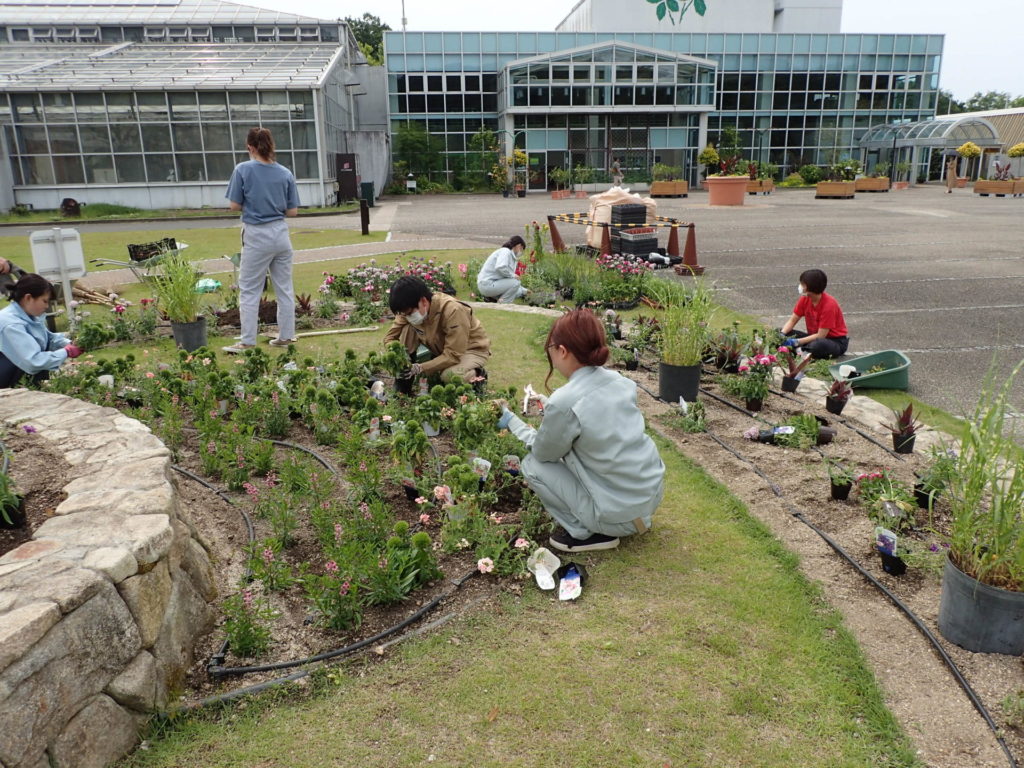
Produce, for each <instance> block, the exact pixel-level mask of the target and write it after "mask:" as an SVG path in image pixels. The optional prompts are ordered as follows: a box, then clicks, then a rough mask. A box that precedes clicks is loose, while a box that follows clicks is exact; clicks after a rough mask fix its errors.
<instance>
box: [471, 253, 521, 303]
mask: <svg viewBox="0 0 1024 768" xmlns="http://www.w3.org/2000/svg"><path fill="white" fill-rule="evenodd" d="M518 263H519V257H518V256H516V254H515V252H514V251H513V250H512V249H511V248H499V249H498V250H496V251H495V252H494V253H492V254H491V255H490V256H488V257H487V261H485V262H484V265H483V266H482V267H481V268H480V274H478V275H477V276H476V289H477V290H478V291H480V293H481V295H483V296H486V297H487V298H489V299H497V300H498V301H499V302H500V303H502V304H508V303H510V302H513V301H515V300H516V299H518V298H519V297H520V296H524V295H525V294H526V289H525V288H523V284H522V283H520V282H519V278H517V277H516V265H517V264H518Z"/></svg>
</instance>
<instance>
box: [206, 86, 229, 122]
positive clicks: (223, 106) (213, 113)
mask: <svg viewBox="0 0 1024 768" xmlns="http://www.w3.org/2000/svg"><path fill="white" fill-rule="evenodd" d="M199 119H200V120H202V121H203V122H204V123H205V122H206V121H207V120H227V119H228V98H227V94H225V93H207V92H206V91H202V92H200V94H199Z"/></svg>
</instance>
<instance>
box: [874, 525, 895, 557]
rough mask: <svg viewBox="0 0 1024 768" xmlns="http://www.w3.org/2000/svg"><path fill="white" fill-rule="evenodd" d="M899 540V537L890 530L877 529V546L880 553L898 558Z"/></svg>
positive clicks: (879, 527) (880, 527)
mask: <svg viewBox="0 0 1024 768" xmlns="http://www.w3.org/2000/svg"><path fill="white" fill-rule="evenodd" d="M898 540H899V536H897V535H896V534H895V533H893V532H892V531H890V530H889V529H888V528H883V527H882V526H878V527H877V528H875V546H876V547H877V548H878V551H879V552H884V553H885V554H887V555H892V556H893V557H896V542H897V541H898Z"/></svg>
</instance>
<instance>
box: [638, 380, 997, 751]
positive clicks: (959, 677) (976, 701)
mask: <svg viewBox="0 0 1024 768" xmlns="http://www.w3.org/2000/svg"><path fill="white" fill-rule="evenodd" d="M637 386H638V387H640V389H642V390H643V391H644V392H646V393H647V394H648V395H650V396H651V397H653V398H654V399H655V400H658V401H660V402H663V403H664V402H666V401H665V400H662V399H661V398H660V397H657V396H656V395H654V393H652V392H651V391H650V390H649V389H647V388H646V387H644V386H643V385H642V384H637ZM700 391H701V392H702V393H704V394H706V395H709V396H710V397H712V398H713V399H715V400H718V401H720V402H722V403H724V404H725V405H728V406H730V407H732V408H735V409H736V410H738V411H740V412H741V413H746V414H749V415H751V416H753V415H754V414H751V413H749V412H748V411H747V410H746V409H744V408H740V407H739V406H737V405H734V404H733V403H730V402H728V401H726V400H723V399H722V398H720V397H718V396H717V395H714V394H712V393H711V392H707V391H706V390H703V389H702V390H700ZM668 404H669V405H671V403H668ZM754 418H758V417H756V416H754ZM844 423H845V420H844ZM851 429H854V430H855V431H856V432H858V433H859V434H861V435H862V436H863V437H866V438H867V439H868V440H870V441H871V442H875V441H874V440H871V438H870V437H869V436H867V435H864V434H863V433H862V432H861V431H860V430H859V429H856V428H855V427H851ZM705 434H706V435H707V436H708V437H710V438H711V439H712V440H714V441H715V442H716V443H718V445H720V446H721V447H722V448H724V449H725V450H726V451H728V452H729V453H731V454H732V455H733V456H735V457H736V458H737V459H738V460H739V461H742V462H743V463H745V464H747V465H749V466H750V468H751V470H752V471H753V472H754V473H755V474H756V475H757V476H758V477H760V478H761V479H762V480H764V481H765V482H766V483H767V484H768V487H769V488H771V490H772V493H774V494H775V496H776V497H778V498H779V499H780V500H782V502H783V504H785V506H786V509H787V511H788V512H789V513H790V515H792V516H793V517H794V518H795V519H797V520H799V521H800V522H801V523H803V524H804V525H806V526H807V527H808V528H810V529H811V530H812V531H814V532H815V533H817V534H818V536H820V537H821V538H822V540H823V541H824V542H825V543H826V544H828V545H829V547H831V548H832V550H833V551H834V552H835V553H836V554H838V555H839V556H840V557H841V558H843V559H844V560H845V561H846V562H847V563H849V564H850V565H851V566H853V568H854V569H856V570H857V572H858V573H860V575H861V576H863V577H864V578H865V579H866V580H867V581H868V582H869V583H870V584H872V585H873V586H874V587H875V588H876V589H877V590H878V591H880V592H881V593H882V594H883V595H885V596H886V597H887V598H888V599H889V600H890V601H891V602H892V603H893V604H894V605H895V606H896V607H897V608H898V609H899V610H900V611H901V612H902V613H903V614H904V615H905V616H906V617H907V618H908V619H909V620H910V622H911V623H912V624H913V625H914V626H915V627H916V628H917V629H918V631H919V632H920V633H921V634H922V635H923V636H924V637H925V639H926V640H927V641H928V642H929V643H931V645H932V647H933V648H934V649H935V651H936V652H937V653H938V655H939V658H941V659H942V661H943V662H944V663H945V665H946V667H947V668H948V669H949V671H950V672H951V673H952V675H953V679H954V680H956V682H957V685H959V686H960V688H961V690H963V692H964V693H965V694H966V695H967V698H968V699H969V700H970V702H971V704H972V705H973V706H974V708H975V710H977V712H978V714H980V715H981V717H982V719H983V720H984V721H985V723H986V725H988V727H989V729H990V730H991V731H992V735H993V736H994V737H995V739H996V741H997V742H998V744H999V746H1000V747H1001V748H1002V750H1003V754H1005V755H1006V759H1007V760H1008V761H1009V764H1010V766H1011V768H1017V761H1016V760H1015V759H1014V757H1013V753H1011V752H1010V748H1009V747H1008V746H1007V744H1006V741H1005V740H1004V739H1003V737H1002V736H1001V735H1000V733H999V727H998V726H997V725H996V723H995V721H993V720H992V716H991V715H990V714H989V711H988V709H987V708H986V707H985V704H984V703H983V702H982V701H981V699H980V698H979V697H978V694H977V693H976V692H975V690H974V689H973V688H972V687H971V684H970V683H969V682H968V681H967V679H966V678H965V677H964V676H963V673H962V672H961V671H960V668H959V667H958V666H957V665H956V662H955V661H953V659H952V658H950V656H949V654H948V653H946V650H945V648H943V647H942V644H941V643H940V642H939V640H938V638H937V637H935V635H934V633H932V631H931V630H930V629H928V627H927V626H925V625H924V623H923V622H922V621H921V620H920V619H919V618H918V617H917V614H915V613H914V612H913V611H912V610H911V609H910V608H909V607H908V606H907V605H906V604H904V603H903V602H902V601H901V600H900V599H899V598H898V597H897V596H896V595H895V594H893V593H892V592H891V591H890V590H889V589H888V588H887V587H886V586H885V585H884V584H882V583H881V582H880V581H878V579H876V578H875V577H874V576H872V575H871V574H870V573H868V571H867V570H865V569H864V567H863V566H861V565H860V563H858V562H857V561H856V560H854V559H853V558H852V557H851V556H850V555H849V554H848V553H847V552H846V551H845V550H844V549H843V548H842V547H841V546H839V544H838V543H836V542H835V541H833V540H832V539H831V538H830V537H829V536H828V534H826V533H825V532H824V531H822V530H821V529H820V528H818V527H817V526H816V525H814V524H813V523H812V522H810V521H809V520H808V519H807V518H806V517H804V515H803V513H802V512H800V511H799V510H797V509H795V508H793V507H792V506H791V505H790V504H789V503H788V502H787V501H786V500H785V497H784V495H783V493H782V489H781V488H779V486H778V485H776V484H775V483H774V482H773V481H772V479H771V478H770V477H768V475H766V474H765V473H764V472H763V471H762V470H761V468H760V467H758V466H757V464H755V463H754V462H753V461H752V460H750V459H748V458H747V457H746V456H743V455H742V454H741V453H740V452H739V451H737V450H735V449H734V448H732V446H730V445H728V444H727V443H726V442H725V441H724V440H722V439H721V438H719V437H718V436H717V435H716V434H714V433H713V432H711V431H710V430H708V431H706V432H705ZM876 444H877V443H876ZM881 447H883V448H885V446H881ZM886 450H889V449H886ZM890 452H892V451H890ZM819 453H820V451H819ZM894 455H895V454H894ZM899 458H900V459H901V460H902V459H903V457H902V456H900V457H899Z"/></svg>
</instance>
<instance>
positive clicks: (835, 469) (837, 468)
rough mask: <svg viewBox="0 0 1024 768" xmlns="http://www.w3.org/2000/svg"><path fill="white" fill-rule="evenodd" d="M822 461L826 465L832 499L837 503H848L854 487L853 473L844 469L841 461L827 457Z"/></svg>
mask: <svg viewBox="0 0 1024 768" xmlns="http://www.w3.org/2000/svg"><path fill="white" fill-rule="evenodd" d="M822 461H823V462H824V464H825V471H826V472H828V482H829V485H830V486H831V495H832V498H833V499H835V500H836V501H846V499H847V498H849V496H850V489H851V488H852V487H853V473H852V472H851V471H850V470H848V469H847V468H846V467H844V466H843V465H842V464H841V463H840V462H839V459H833V458H830V457H828V456H826V457H824V459H822Z"/></svg>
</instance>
